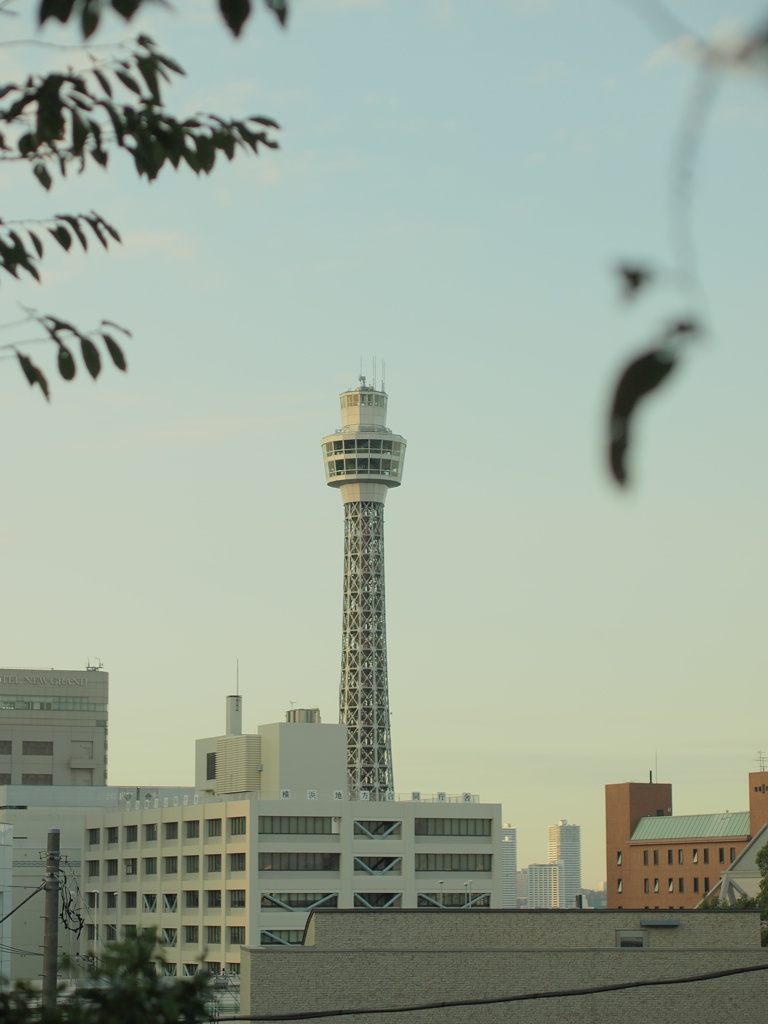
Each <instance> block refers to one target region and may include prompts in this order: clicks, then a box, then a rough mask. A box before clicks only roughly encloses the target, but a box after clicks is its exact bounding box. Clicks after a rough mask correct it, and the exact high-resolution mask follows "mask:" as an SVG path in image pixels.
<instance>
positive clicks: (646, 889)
mask: <svg viewBox="0 0 768 1024" xmlns="http://www.w3.org/2000/svg"><path fill="white" fill-rule="evenodd" d="M650 891H651V880H650V878H644V879H643V892H650Z"/></svg>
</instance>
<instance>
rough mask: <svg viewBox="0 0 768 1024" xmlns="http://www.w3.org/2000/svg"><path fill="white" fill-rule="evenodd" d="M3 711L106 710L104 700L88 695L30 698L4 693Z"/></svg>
mask: <svg viewBox="0 0 768 1024" xmlns="http://www.w3.org/2000/svg"><path fill="white" fill-rule="evenodd" d="M2 709H3V711H102V712H106V710H107V705H106V704H105V703H104V701H100V700H92V699H90V698H88V697H49V696H47V695H46V696H45V697H44V698H43V699H42V700H32V699H30V697H29V696H22V695H21V694H4V695H3V698H2Z"/></svg>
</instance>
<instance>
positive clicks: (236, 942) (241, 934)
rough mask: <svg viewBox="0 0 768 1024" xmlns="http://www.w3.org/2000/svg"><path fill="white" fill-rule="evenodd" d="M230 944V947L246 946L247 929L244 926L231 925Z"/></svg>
mask: <svg viewBox="0 0 768 1024" xmlns="http://www.w3.org/2000/svg"><path fill="white" fill-rule="evenodd" d="M229 944H230V946H244V945H245V927H244V926H243V925H239V924H238V925H230V928H229Z"/></svg>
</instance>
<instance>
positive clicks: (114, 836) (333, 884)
mask: <svg viewBox="0 0 768 1024" xmlns="http://www.w3.org/2000/svg"><path fill="white" fill-rule="evenodd" d="M240 716H241V698H239V697H229V698H227V732H226V733H225V734H224V735H222V736H217V737H211V738H209V739H205V740H199V741H198V742H197V746H196V786H195V793H194V795H182V794H178V795H177V796H175V797H161V796H158V797H156V798H154V799H138V800H134V799H130V800H126V804H125V808H124V809H123V810H116V809H103V810H100V811H98V812H97V811H94V812H92V813H89V814H88V815H87V816H86V819H85V822H84V845H83V852H82V869H81V875H82V883H81V885H82V889H83V892H84V894H85V901H86V904H87V906H88V911H89V915H88V918H87V924H86V928H85V930H84V934H83V937H82V941H81V953H83V954H84V955H88V954H91V953H96V954H98V950H99V948H100V947H101V944H102V943H104V942H107V941H111V940H114V939H117V938H123V937H124V936H130V935H132V934H134V933H136V932H140V931H142V930H143V929H145V928H155V929H156V930H157V933H158V937H159V940H160V943H161V945H162V947H163V954H164V957H165V961H166V964H165V967H164V970H165V971H166V972H167V973H168V974H171V975H174V974H175V975H185V974H187V975H188V974H191V973H194V972H195V971H197V970H198V968H199V966H200V959H201V956H203V955H204V957H205V969H206V970H208V971H210V972H211V973H214V974H219V973H224V974H228V975H236V974H238V973H239V969H240V950H241V946H243V945H245V944H248V945H250V946H258V945H261V946H271V945H272V946H273V945H285V946H291V945H297V944H298V943H300V942H301V937H302V934H303V930H304V924H305V922H306V920H307V916H308V914H309V912H310V911H311V910H313V909H314V908H316V907H341V908H344V907H347V908H352V907H362V908H373V909H379V908H381V909H394V908H401V907H411V908H416V907H424V908H432V909H435V910H437V911H439V910H440V909H447V908H456V907H473V908H475V909H480V908H485V907H496V908H498V907H501V905H502V885H501V877H502V869H501V847H502V831H501V807H500V805H498V804H481V803H479V802H478V798H477V797H476V796H473V795H472V794H471V793H463V794H459V795H458V796H456V797H451V796H449V795H448V794H445V793H437V794H431V795H427V794H418V793H411V794H407V795H404V796H402V797H401V796H400V795H398V794H395V793H392V794H391V798H389V799H387V800H383V801H382V800H370V799H366V796H367V794H364V793H361V794H360V795H359V798H358V799H350V798H349V797H348V789H347V783H348V775H347V729H346V726H343V725H322V724H319V722H318V721H317V719H314V720H313V718H312V716H308V717H309V721H300V720H296V718H297V717H298V716H295V714H294V715H293V716H292V717H293V718H294V720H293V721H287V722H280V723H275V724H271V725H266V726H260V727H259V729H258V732H257V733H253V734H243V733H242V732H241V731H240V724H241V717H240ZM318 717H319V716H318Z"/></svg>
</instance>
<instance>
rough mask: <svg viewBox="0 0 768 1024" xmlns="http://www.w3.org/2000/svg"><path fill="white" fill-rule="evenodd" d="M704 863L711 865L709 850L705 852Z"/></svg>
mask: <svg viewBox="0 0 768 1024" xmlns="http://www.w3.org/2000/svg"><path fill="white" fill-rule="evenodd" d="M704 863H705V864H709V850H707V849H705V850H704Z"/></svg>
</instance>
